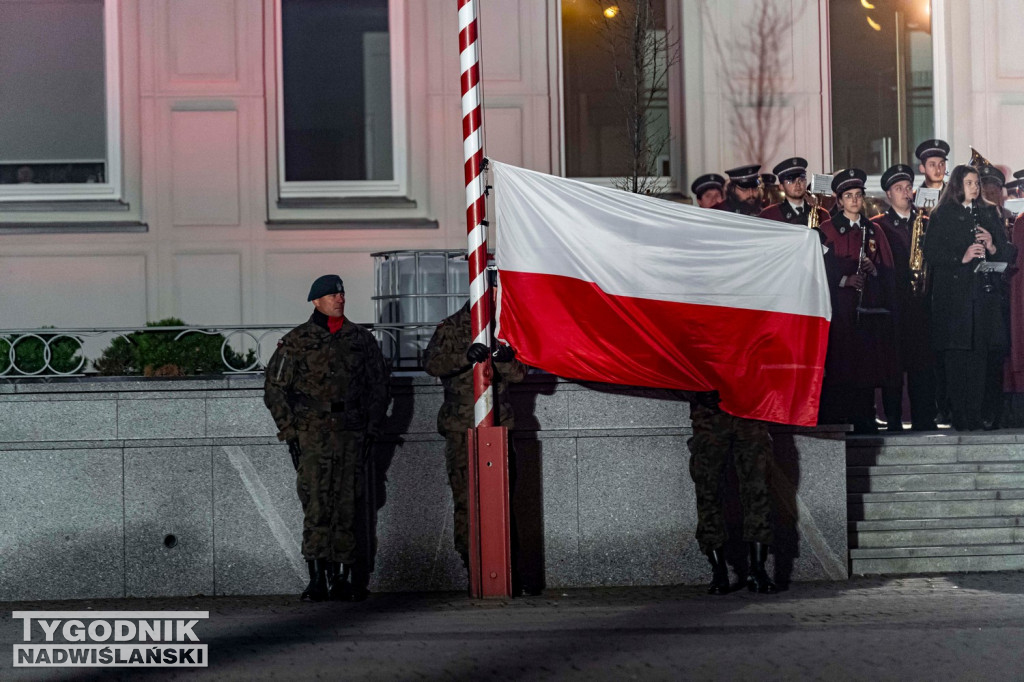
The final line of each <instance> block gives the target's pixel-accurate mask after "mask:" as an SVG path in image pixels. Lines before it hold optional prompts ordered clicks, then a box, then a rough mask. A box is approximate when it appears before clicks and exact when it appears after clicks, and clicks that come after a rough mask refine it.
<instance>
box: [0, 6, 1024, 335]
mask: <svg viewBox="0 0 1024 682" xmlns="http://www.w3.org/2000/svg"><path fill="white" fill-rule="evenodd" d="M622 4H623V6H624V7H625V5H626V3H625V2H623V3H622ZM479 5H480V16H481V20H482V32H481V35H482V44H483V83H484V110H485V118H484V120H485V152H486V154H487V155H488V156H489V157H491V158H494V159H498V160H501V161H504V162H507V163H511V164H516V165H521V166H524V167H527V168H532V169H535V170H539V171H544V172H549V173H554V174H565V175H570V176H575V177H583V178H586V179H588V180H589V181H593V182H614V178H615V177H616V176H617V175H619V174H620V173H621V170H622V165H621V157H622V146H621V142H620V141H617V137H616V135H617V133H616V131H617V130H618V129H619V128H620V127H621V124H620V123H619V122H618V121H617V120H616V118H617V117H616V109H615V108H614V106H612V105H611V104H609V102H611V101H612V100H611V99H609V98H612V97H613V96H614V95H615V94H616V93H615V92H614V84H615V82H616V81H615V77H614V75H613V74H612V75H609V72H608V71H606V70H603V69H604V67H605V61H607V60H606V59H605V58H604V57H602V56H601V52H600V49H599V48H600V45H601V41H602V40H603V39H604V36H606V35H607V33H602V31H607V28H608V25H609V23H610V22H611V23H613V22H614V21H615V20H616V19H617V18H618V19H622V18H624V17H627V16H628V12H626V11H623V12H621V13H619V12H618V11H619V8H618V6H617V5H615V4H614V3H613V2H611V1H608V2H603V3H600V2H595V1H594V0H501V1H500V2H499V1H498V0H480V3H479ZM655 5H656V7H657V17H656V18H655V19H654V20H653V21H654V24H653V26H654V28H655V33H656V34H657V35H659V36H662V37H663V38H665V41H664V44H665V45H666V49H665V50H664V54H662V55H661V57H660V59H661V60H662V61H661V63H662V64H663V65H664V68H665V71H666V78H665V79H664V82H663V83H662V84H659V85H657V87H655V88H654V90H657V97H656V98H655V99H656V101H655V102H654V104H653V105H652V112H653V114H652V118H651V119H649V121H650V127H651V130H653V131H655V132H657V133H658V134H660V135H661V136H662V137H661V139H662V142H661V143H660V144H659V145H658V149H657V152H658V153H657V155H656V161H657V165H656V167H655V168H656V170H655V173H656V174H657V175H658V176H660V177H661V182H662V188H663V191H665V192H668V193H674V194H677V195H681V196H684V195H686V194H687V193H688V191H689V190H688V188H689V183H690V182H691V181H692V180H693V178H695V177H696V176H698V175H700V174H702V173H706V172H721V171H722V170H723V169H724V168H729V167H732V166H737V165H741V164H744V163H748V162H758V161H760V162H763V163H764V164H765V165H766V166H767V168H766V170H767V169H770V167H771V166H772V165H774V163H775V162H776V161H778V160H781V159H783V158H785V157H787V156H792V155H799V156H804V157H806V158H807V159H808V160H809V161H810V165H811V168H812V170H814V171H815V172H824V173H828V172H830V171H832V170H834V169H838V168H842V167H845V166H847V165H860V166H863V167H866V170H869V172H872V173H878V172H880V170H881V169H882V168H883V167H884V166H885V165H887V164H888V163H895V162H897V161H900V160H903V161H910V160H911V158H910V157H909V156H908V154H909V155H911V156H912V153H913V149H914V147H915V146H916V144H917V142H918V141H919V140H918V139H917V138H919V137H920V138H928V137H938V138H942V139H945V140H948V141H949V142H950V144H951V146H952V154H951V166H952V164H953V163H962V162H966V161H967V159H968V158H969V156H970V148H969V147H970V146H974V147H975V148H976V149H978V150H979V151H981V152H982V153H983V154H984V155H985V156H987V157H988V158H989V159H991V160H992V161H993V162H995V163H997V164H1004V165H1005V166H1007V167H1008V168H1010V169H1012V170H1017V169H1019V168H1024V136H1022V135H1021V134H1020V130H1021V127H1022V125H1024V41H1022V40H1021V39H1020V36H1022V35H1024V7H1022V6H1021V3H1020V1H1019V0H971V1H970V2H967V1H966V0H930V2H929V1H928V0H888V1H887V2H883V1H882V0H875V2H874V3H869V2H859V1H858V0H713V1H712V0H659V1H658V2H656V3H655ZM612 8H615V9H614V11H613V10H612ZM616 14H618V16H616ZM609 15H610V16H609ZM457 27H458V25H457V17H456V3H455V0H364V1H356V0H333V1H330V2H328V1H327V0H59V1H58V0H48V1H47V2H35V0H0V89H3V91H4V94H3V95H2V96H0V320H2V321H0V328H7V329H12V328H31V327H37V326H41V325H55V326H58V327H115V326H136V325H142V324H144V323H145V322H147V321H153V320H158V319H161V318H165V317H169V316H176V317H180V318H183V319H185V320H186V321H187V322H188V323H190V324H206V325H232V324H264V323H266V324H285V323H293V322H297V321H299V320H301V319H303V318H304V317H305V316H306V315H307V312H308V311H307V306H306V305H305V303H304V297H305V294H306V291H307V288H308V286H309V283H310V282H311V281H312V279H313V278H314V277H316V276H317V275H320V274H323V273H325V272H337V273H339V274H341V275H342V277H343V278H344V279H345V281H346V287H347V289H348V293H349V296H348V310H347V314H348V316H349V317H350V318H352V319H354V320H356V321H360V322H370V321H373V317H374V308H373V303H372V300H371V296H372V294H373V288H374V281H373V259H372V258H371V257H370V254H372V253H375V252H381V251H391V250H405V249H441V248H446V249H451V248H459V247H461V246H462V245H463V244H464V243H465V218H464V210H465V206H464V193H463V168H462V129H461V108H460V84H459V57H458V35H457ZM591 29H592V30H593V33H592V34H589V33H588V30H591ZM4 46H6V47H4ZM890 53H891V54H890ZM886 63H891V64H892V65H893V66H892V67H891V68H889V67H885V66H884V65H885V64H886ZM655 117H656V118H657V122H655ZM652 134H654V133H652ZM494 229H497V230H499V231H500V229H501V227H500V226H492V230H494Z"/></svg>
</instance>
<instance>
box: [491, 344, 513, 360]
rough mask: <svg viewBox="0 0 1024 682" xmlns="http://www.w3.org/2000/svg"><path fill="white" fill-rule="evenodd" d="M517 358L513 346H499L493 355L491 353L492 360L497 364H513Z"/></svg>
mask: <svg viewBox="0 0 1024 682" xmlns="http://www.w3.org/2000/svg"><path fill="white" fill-rule="evenodd" d="M515 357H516V351H515V349H514V348H513V347H512V346H505V345H499V346H498V347H497V348H496V349H495V351H494V352H493V353H491V359H492V360H494V361H495V362H512V360H513V359H514V358H515Z"/></svg>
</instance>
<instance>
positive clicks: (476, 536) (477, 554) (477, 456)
mask: <svg viewBox="0 0 1024 682" xmlns="http://www.w3.org/2000/svg"><path fill="white" fill-rule="evenodd" d="M466 436H467V438H466V442H467V443H468V445H469V460H468V462H469V591H470V595H471V596H473V597H475V598H487V597H511V596H512V551H511V531H510V509H509V491H508V481H509V473H508V429H507V428H506V427H504V426H480V427H478V428H475V429H468V430H467V433H466Z"/></svg>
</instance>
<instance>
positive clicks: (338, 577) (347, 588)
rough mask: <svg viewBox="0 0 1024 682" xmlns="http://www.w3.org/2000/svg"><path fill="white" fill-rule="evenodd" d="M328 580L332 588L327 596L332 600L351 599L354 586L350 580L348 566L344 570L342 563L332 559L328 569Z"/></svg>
mask: <svg viewBox="0 0 1024 682" xmlns="http://www.w3.org/2000/svg"><path fill="white" fill-rule="evenodd" d="M327 578H328V580H327V582H328V583H329V584H330V588H329V589H328V591H327V598H328V599H330V600H331V601H351V600H352V586H351V585H350V584H349V582H348V567H347V566H346V567H345V570H344V571H342V569H341V564H340V563H339V562H337V561H331V562H330V565H329V567H328V570H327Z"/></svg>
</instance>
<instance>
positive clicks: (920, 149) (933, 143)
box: [914, 140, 949, 163]
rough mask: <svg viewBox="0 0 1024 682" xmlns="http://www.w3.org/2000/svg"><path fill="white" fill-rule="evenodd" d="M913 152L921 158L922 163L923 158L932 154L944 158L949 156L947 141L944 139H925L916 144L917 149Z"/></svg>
mask: <svg viewBox="0 0 1024 682" xmlns="http://www.w3.org/2000/svg"><path fill="white" fill-rule="evenodd" d="M914 154H915V155H916V156H917V158H919V159H920V160H921V163H924V160H925V159H927V158H929V157H932V156H941V157H942V158H946V157H947V156H949V143H947V142H946V141H945V140H925V141H924V142H922V143H921V144H919V145H917V150H916V151H915V152H914Z"/></svg>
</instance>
